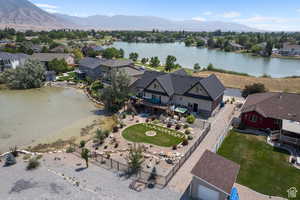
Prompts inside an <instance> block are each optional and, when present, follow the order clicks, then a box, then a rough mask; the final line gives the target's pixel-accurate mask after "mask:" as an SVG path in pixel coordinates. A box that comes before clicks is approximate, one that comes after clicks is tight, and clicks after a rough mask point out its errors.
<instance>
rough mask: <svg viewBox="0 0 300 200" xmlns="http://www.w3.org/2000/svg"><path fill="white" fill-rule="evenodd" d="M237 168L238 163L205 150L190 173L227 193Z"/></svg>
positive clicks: (238, 168) (238, 167)
mask: <svg viewBox="0 0 300 200" xmlns="http://www.w3.org/2000/svg"><path fill="white" fill-rule="evenodd" d="M239 170H240V166H239V165H238V164H236V163H234V162H232V161H230V160H227V159H226V158H224V157H222V156H219V155H217V154H215V153H213V152H211V151H208V150H206V151H205V152H204V153H203V155H202V156H201V158H200V160H199V161H198V162H197V164H196V165H195V166H194V168H193V169H192V171H191V173H192V174H193V175H194V176H196V177H198V178H200V179H202V180H203V181H205V182H207V183H209V184H210V185H213V186H214V187H216V188H218V189H220V190H222V191H224V192H226V193H227V194H228V195H229V194H230V193H231V189H232V186H233V184H234V183H235V181H236V178H237V175H238V173H239Z"/></svg>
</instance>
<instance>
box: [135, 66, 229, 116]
mask: <svg viewBox="0 0 300 200" xmlns="http://www.w3.org/2000/svg"><path fill="white" fill-rule="evenodd" d="M132 90H133V91H134V92H135V93H136V94H137V97H139V98H140V99H142V101H138V104H140V105H142V106H144V107H153V108H155V109H164V110H167V109H168V107H171V106H172V107H173V106H175V107H180V108H185V109H186V110H188V111H190V112H195V113H200V114H201V115H202V116H205V117H209V116H211V115H213V113H214V112H215V111H216V110H217V108H218V107H220V105H221V102H222V101H223V95H224V91H225V88H224V86H223V84H222V83H221V82H220V81H219V79H218V78H217V77H216V76H215V75H210V76H209V77H206V78H201V77H193V76H188V75H187V74H186V73H185V72H184V71H183V70H179V71H176V72H174V73H163V72H157V71H146V72H145V73H144V74H143V76H142V77H141V78H140V79H139V80H137V81H136V82H135V83H134V84H133V85H132ZM136 105H137V104H136Z"/></svg>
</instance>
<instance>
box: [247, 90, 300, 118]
mask: <svg viewBox="0 0 300 200" xmlns="http://www.w3.org/2000/svg"><path fill="white" fill-rule="evenodd" d="M251 111H255V112H257V113H259V114H261V115H262V116H264V117H269V118H274V119H285V120H293V121H298V122H300V95H299V94H292V93H275V92H267V93H258V94H253V95H250V96H248V97H247V100H246V102H245V104H244V106H243V109H242V112H243V113H246V112H251Z"/></svg>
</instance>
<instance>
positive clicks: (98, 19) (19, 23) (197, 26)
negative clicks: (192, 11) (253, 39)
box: [0, 0, 258, 32]
mask: <svg viewBox="0 0 300 200" xmlns="http://www.w3.org/2000/svg"><path fill="white" fill-rule="evenodd" d="M0 5H1V6H0V28H4V27H13V28H17V29H35V30H36V29H39V30H44V29H47V30H49V29H60V28H82V29H91V28H94V29H100V30H152V29H159V30H170V31H178V30H186V31H215V30H222V31H238V32H240V31H245V32H247V31H258V30H256V29H253V28H250V27H248V26H245V25H241V24H236V23H227V22H215V21H204V22H201V21H196V20H183V21H174V20H169V19H164V18H161V17H154V16H128V15H114V16H105V15H94V16H89V17H75V16H69V15H64V14H50V13H48V12H46V11H44V10H42V9H40V8H38V7H37V6H36V5H34V4H33V3H31V2H29V1H28V0H0Z"/></svg>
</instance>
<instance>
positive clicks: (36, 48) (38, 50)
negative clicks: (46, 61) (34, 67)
mask: <svg viewBox="0 0 300 200" xmlns="http://www.w3.org/2000/svg"><path fill="white" fill-rule="evenodd" d="M31 49H32V51H33V52H34V53H41V51H42V50H43V47H42V46H41V45H38V44H34V45H32V46H31Z"/></svg>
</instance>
